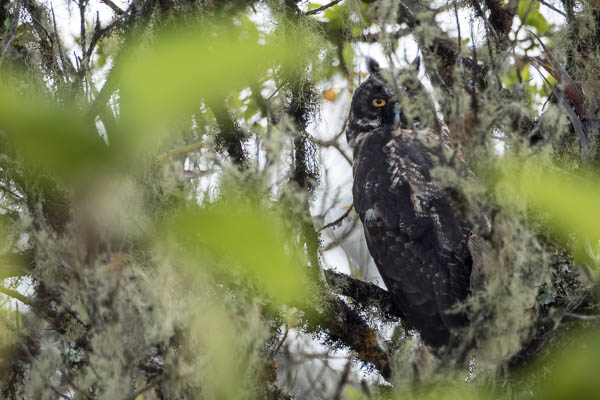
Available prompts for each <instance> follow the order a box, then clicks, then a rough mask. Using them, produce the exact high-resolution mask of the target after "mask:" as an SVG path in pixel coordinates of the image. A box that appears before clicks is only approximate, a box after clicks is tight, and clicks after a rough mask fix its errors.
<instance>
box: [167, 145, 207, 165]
mask: <svg viewBox="0 0 600 400" xmlns="http://www.w3.org/2000/svg"><path fill="white" fill-rule="evenodd" d="M201 148H202V143H201V142H197V143H192V144H188V145H186V146H181V147H178V148H176V149H173V150H170V151H168V152H166V153H163V154H161V155H159V156H158V157H157V158H156V161H157V162H158V165H163V164H164V163H165V162H166V161H167V160H169V159H172V158H177V157H181V156H184V155H186V154H188V153H190V152H192V151H194V150H200V149H201Z"/></svg>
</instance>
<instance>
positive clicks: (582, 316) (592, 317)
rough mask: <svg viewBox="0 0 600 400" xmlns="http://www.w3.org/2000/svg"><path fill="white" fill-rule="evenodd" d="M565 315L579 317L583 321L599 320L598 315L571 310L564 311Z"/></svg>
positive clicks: (599, 316)
mask: <svg viewBox="0 0 600 400" xmlns="http://www.w3.org/2000/svg"><path fill="white" fill-rule="evenodd" d="M564 316H565V317H569V318H575V319H581V320H583V321H598V320H600V315H585V314H576V313H572V312H566V313H565V314H564Z"/></svg>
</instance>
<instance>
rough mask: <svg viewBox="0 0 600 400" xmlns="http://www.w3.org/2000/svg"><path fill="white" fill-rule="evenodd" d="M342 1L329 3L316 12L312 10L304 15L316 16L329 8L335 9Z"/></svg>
mask: <svg viewBox="0 0 600 400" xmlns="http://www.w3.org/2000/svg"><path fill="white" fill-rule="evenodd" d="M341 1H342V0H334V1H332V2H331V3H327V4H325V5H324V6H321V7H319V8H315V9H314V10H310V11H307V12H305V13H304V15H314V14H318V13H320V12H321V11H324V10H326V9H328V8H329V7H333V6H335V5H336V4H337V3H340V2H341Z"/></svg>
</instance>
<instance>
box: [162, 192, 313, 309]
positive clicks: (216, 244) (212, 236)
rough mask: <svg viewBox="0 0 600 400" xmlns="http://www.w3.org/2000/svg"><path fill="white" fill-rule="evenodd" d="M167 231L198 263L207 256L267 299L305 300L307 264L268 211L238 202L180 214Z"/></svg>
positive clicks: (276, 219) (273, 214) (219, 204)
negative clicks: (229, 267) (305, 267)
mask: <svg viewBox="0 0 600 400" xmlns="http://www.w3.org/2000/svg"><path fill="white" fill-rule="evenodd" d="M168 231H170V232H171V234H172V235H173V236H174V237H175V238H176V239H177V240H178V241H179V242H180V243H182V244H183V245H184V246H185V247H186V248H187V249H188V250H190V251H191V252H192V254H198V255H199V259H201V256H200V254H202V252H205V251H208V252H210V254H212V255H213V256H215V257H217V259H219V260H220V262H219V263H218V264H219V265H220V266H222V265H230V266H231V268H233V269H232V270H231V271H228V272H229V273H231V274H232V275H233V276H235V275H236V274H237V275H239V274H242V275H243V276H244V277H246V278H249V279H250V280H251V281H252V282H253V283H254V285H256V287H259V288H260V289H261V290H262V291H263V292H264V293H265V294H266V295H267V296H269V297H271V298H274V299H276V300H278V301H281V302H296V301H301V300H302V299H304V298H306V295H307V292H306V290H307V286H306V280H305V271H304V266H305V265H306V262H305V261H304V259H303V257H302V256H301V254H302V253H301V251H300V249H297V248H295V245H294V244H293V242H292V241H291V240H290V236H289V234H288V233H287V231H286V229H285V228H284V224H283V221H282V220H281V219H280V218H279V217H278V216H277V214H276V213H275V212H273V211H271V210H268V209H266V208H264V207H262V206H252V205H248V204H242V203H237V202H234V203H229V202H228V203H218V204H215V205H212V206H210V207H207V208H193V209H188V210H182V211H180V212H179V213H178V214H176V215H175V217H174V218H173V219H172V220H171V221H170V222H169V224H168Z"/></svg>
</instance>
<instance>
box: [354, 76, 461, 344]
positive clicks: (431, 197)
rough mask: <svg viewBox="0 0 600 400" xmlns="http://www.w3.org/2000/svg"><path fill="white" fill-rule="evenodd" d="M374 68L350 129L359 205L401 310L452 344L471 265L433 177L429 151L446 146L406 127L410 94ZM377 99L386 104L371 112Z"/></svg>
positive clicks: (427, 333)
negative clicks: (404, 102) (404, 101)
mask: <svg viewBox="0 0 600 400" xmlns="http://www.w3.org/2000/svg"><path fill="white" fill-rule="evenodd" d="M371 69H372V76H371V77H370V78H369V80H367V81H366V82H365V83H363V85H361V87H359V89H357V91H356V93H355V95H354V98H353V100H352V110H351V114H350V118H349V125H348V128H347V131H346V135H347V139H348V142H349V143H350V144H351V146H353V147H354V161H353V175H354V185H353V198H354V207H355V209H356V211H357V213H358V214H359V216H360V219H361V221H362V223H363V227H364V232H365V237H366V240H367V245H368V248H369V251H370V253H371V255H372V257H373V259H374V260H375V263H376V265H377V268H378V269H379V272H380V274H381V276H382V278H383V280H384V282H385V284H386V286H387V288H388V290H389V291H390V293H391V294H392V298H393V299H394V302H395V303H396V306H397V307H399V308H400V309H401V310H402V311H403V313H404V314H405V315H406V317H407V319H408V320H409V322H410V323H411V324H412V325H413V326H414V327H415V328H416V329H417V330H418V331H419V332H420V334H421V337H422V338H423V340H424V341H425V342H426V343H427V344H430V345H432V346H435V347H439V346H443V345H447V344H449V342H450V340H451V338H452V337H453V335H455V334H456V333H458V332H459V331H460V328H461V327H463V326H464V325H465V324H466V323H467V319H466V317H465V315H464V313H457V312H455V310H452V311H449V309H451V308H452V306H454V305H455V303H457V302H460V301H463V300H464V299H465V298H466V297H467V295H468V293H469V280H470V275H471V265H472V260H471V255H470V252H469V247H468V237H469V230H468V229H467V228H466V226H465V225H464V224H463V223H462V222H461V220H460V219H459V217H458V214H457V212H456V207H455V205H454V204H453V202H452V200H451V198H450V197H449V196H448V194H447V193H446V192H445V191H444V190H443V189H441V188H440V187H439V186H438V185H437V184H436V183H435V182H434V181H433V179H432V177H431V170H432V168H434V166H435V165H436V161H437V159H436V157H435V154H436V152H435V151H432V148H433V147H437V148H439V147H440V145H441V146H445V145H446V146H447V143H445V141H444V140H443V138H442V137H441V136H440V135H438V134H436V133H434V131H432V130H430V129H427V128H425V129H419V130H410V129H406V127H407V125H408V123H409V122H408V121H407V118H406V117H405V115H404V113H403V110H402V107H399V104H400V102H399V100H398V96H401V95H402V94H405V92H401V93H398V94H397V93H394V91H393V90H391V89H390V88H389V85H387V84H386V82H385V81H383V79H382V78H381V76H380V75H379V69H378V68H377V69H374V70H373V66H372V67H371ZM380 98H381V99H383V100H384V102H385V106H380V107H373V104H379V103H380V101H378V102H377V103H374V102H375V100H374V99H380ZM365 107H366V109H365ZM386 107H387V108H386Z"/></svg>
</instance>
